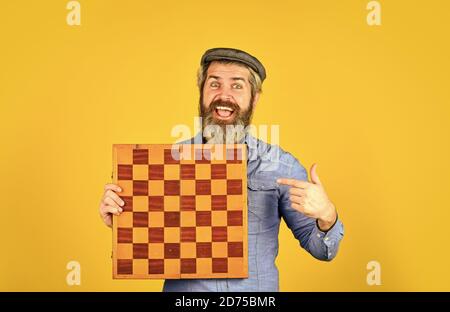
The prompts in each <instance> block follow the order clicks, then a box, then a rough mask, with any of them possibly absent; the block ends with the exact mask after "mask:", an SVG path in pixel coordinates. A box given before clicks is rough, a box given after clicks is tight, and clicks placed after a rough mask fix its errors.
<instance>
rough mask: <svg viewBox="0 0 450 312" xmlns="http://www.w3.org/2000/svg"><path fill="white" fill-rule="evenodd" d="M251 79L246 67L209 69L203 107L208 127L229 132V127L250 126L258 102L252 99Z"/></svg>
mask: <svg viewBox="0 0 450 312" xmlns="http://www.w3.org/2000/svg"><path fill="white" fill-rule="evenodd" d="M249 75H250V72H249V70H248V69H247V68H246V67H244V66H240V65H237V64H222V63H218V62H212V63H211V64H210V65H209V67H208V70H207V73H206V80H205V84H204V86H203V91H202V96H201V103H200V105H201V107H200V113H201V116H202V117H203V123H204V124H203V126H204V127H205V126H208V125H219V126H221V127H222V130H223V132H225V131H226V129H225V127H226V125H240V126H243V127H246V126H248V125H249V124H250V120H251V116H252V112H253V106H254V103H256V100H257V98H256V99H255V100H254V99H252V96H251V85H250V82H249ZM252 102H253V103H252ZM215 142H217V141H215Z"/></svg>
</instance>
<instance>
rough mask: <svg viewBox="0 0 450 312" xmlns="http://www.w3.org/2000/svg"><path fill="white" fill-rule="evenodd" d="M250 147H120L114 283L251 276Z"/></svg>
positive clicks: (116, 162)
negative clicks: (121, 280)
mask: <svg viewBox="0 0 450 312" xmlns="http://www.w3.org/2000/svg"><path fill="white" fill-rule="evenodd" d="M246 152H247V149H246V147H245V145H241V144H233V145H208V144H180V145H171V144H151V145H131V144H130V145H128V144H121V145H114V146H113V182H114V183H116V184H118V185H119V186H120V187H121V188H122V192H121V193H118V195H119V196H120V197H121V198H122V199H123V200H124V201H125V205H124V206H123V209H124V211H123V212H122V214H121V215H120V216H114V217H113V277H114V278H139V279H153V278H154V279H162V278H164V279H169V278H173V279H181V278H245V277H248V258H247V256H248V254H247V161H246Z"/></svg>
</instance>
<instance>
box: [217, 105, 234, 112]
mask: <svg viewBox="0 0 450 312" xmlns="http://www.w3.org/2000/svg"><path fill="white" fill-rule="evenodd" d="M217 109H220V110H227V111H230V112H232V111H233V110H232V109H231V108H229V107H225V106H217Z"/></svg>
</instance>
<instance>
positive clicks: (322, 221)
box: [277, 164, 337, 231]
mask: <svg viewBox="0 0 450 312" xmlns="http://www.w3.org/2000/svg"><path fill="white" fill-rule="evenodd" d="M316 167H317V164H313V165H312V167H311V171H310V176H311V182H307V181H302V180H296V179H287V178H280V179H277V183H279V184H284V185H289V186H291V188H290V189H289V193H290V196H289V198H290V200H291V204H292V205H291V206H292V208H294V209H295V210H297V211H300V212H301V213H303V214H304V215H306V216H308V217H311V218H315V219H317V222H318V224H319V228H320V230H322V231H328V230H329V229H330V228H331V227H332V226H333V224H334V223H335V221H336V218H337V213H336V208H335V207H334V205H333V203H332V202H331V201H330V200H329V199H328V196H327V194H326V192H325V189H324V188H323V185H322V183H321V182H320V179H319V176H318V175H317V173H316Z"/></svg>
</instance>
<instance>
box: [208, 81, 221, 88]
mask: <svg viewBox="0 0 450 312" xmlns="http://www.w3.org/2000/svg"><path fill="white" fill-rule="evenodd" d="M210 86H211V87H213V88H217V87H218V86H219V84H218V83H217V82H211V84H210Z"/></svg>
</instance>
